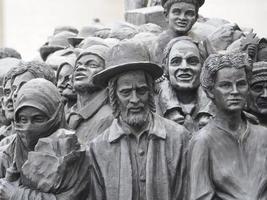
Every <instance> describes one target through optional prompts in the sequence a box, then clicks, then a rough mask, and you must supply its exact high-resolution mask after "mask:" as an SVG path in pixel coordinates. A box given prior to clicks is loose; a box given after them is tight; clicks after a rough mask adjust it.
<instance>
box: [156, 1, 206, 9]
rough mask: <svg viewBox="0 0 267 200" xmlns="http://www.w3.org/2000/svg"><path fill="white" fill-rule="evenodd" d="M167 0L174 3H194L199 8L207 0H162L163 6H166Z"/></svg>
mask: <svg viewBox="0 0 267 200" xmlns="http://www.w3.org/2000/svg"><path fill="white" fill-rule="evenodd" d="M167 2H172V3H178V2H185V3H192V4H194V5H196V6H197V7H198V8H200V7H201V6H202V5H203V4H204V3H205V0H161V5H162V7H164V6H165V4H166V3H167Z"/></svg>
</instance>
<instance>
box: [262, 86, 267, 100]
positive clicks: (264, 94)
mask: <svg viewBox="0 0 267 200" xmlns="http://www.w3.org/2000/svg"><path fill="white" fill-rule="evenodd" d="M261 97H263V98H267V88H264V89H263V94H262V95H261Z"/></svg>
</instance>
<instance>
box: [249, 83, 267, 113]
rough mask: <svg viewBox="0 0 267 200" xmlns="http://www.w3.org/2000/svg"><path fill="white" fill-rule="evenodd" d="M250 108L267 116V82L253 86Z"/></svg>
mask: <svg viewBox="0 0 267 200" xmlns="http://www.w3.org/2000/svg"><path fill="white" fill-rule="evenodd" d="M249 107H250V109H251V110H252V111H254V112H256V113H259V114H263V115H267V80H266V81H263V82H257V83H255V84H253V85H252V86H251V88H250V105H249Z"/></svg>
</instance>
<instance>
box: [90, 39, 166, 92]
mask: <svg viewBox="0 0 267 200" xmlns="http://www.w3.org/2000/svg"><path fill="white" fill-rule="evenodd" d="M136 70H143V71H145V72H147V73H148V74H150V75H151V77H152V78H153V79H154V80H156V79H158V78H159V77H161V76H162V74H163V70H162V69H161V68H160V66H158V65H157V64H155V63H152V62H151V61H150V55H149V52H148V50H147V49H146V48H145V46H144V45H143V44H142V43H139V42H137V41H135V40H124V41H122V42H120V43H119V44H117V45H115V46H114V47H113V48H111V50H110V51H109V54H108V57H107V60H106V69H105V70H103V71H101V72H99V73H98V74H96V75H95V76H94V78H93V81H94V83H95V84H96V85H99V86H102V87H105V86H106V85H107V84H108V81H109V80H110V79H111V78H113V77H114V76H116V75H118V74H121V73H124V72H128V71H136Z"/></svg>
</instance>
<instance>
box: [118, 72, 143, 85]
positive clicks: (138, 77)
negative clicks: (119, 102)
mask: <svg viewBox="0 0 267 200" xmlns="http://www.w3.org/2000/svg"><path fill="white" fill-rule="evenodd" d="M133 83H137V84H138V85H147V83H146V78H145V73H144V72H143V71H141V70H138V71H130V72H126V73H124V74H122V75H120V76H119V78H118V81H117V84H118V86H125V85H132V84H133Z"/></svg>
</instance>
